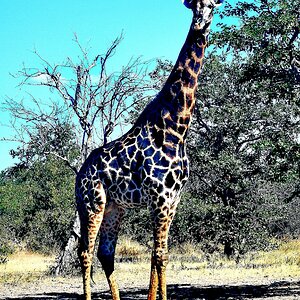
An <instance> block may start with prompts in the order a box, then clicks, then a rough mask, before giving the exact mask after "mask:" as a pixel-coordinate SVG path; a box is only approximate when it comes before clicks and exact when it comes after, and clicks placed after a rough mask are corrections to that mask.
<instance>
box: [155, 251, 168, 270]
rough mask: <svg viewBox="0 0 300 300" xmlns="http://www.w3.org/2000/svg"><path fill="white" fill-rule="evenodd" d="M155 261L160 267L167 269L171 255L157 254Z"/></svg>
mask: <svg viewBox="0 0 300 300" xmlns="http://www.w3.org/2000/svg"><path fill="white" fill-rule="evenodd" d="M154 260H155V262H156V265H157V266H158V267H166V266H167V264H168V262H169V255H168V254H167V253H156V254H155V255H154Z"/></svg>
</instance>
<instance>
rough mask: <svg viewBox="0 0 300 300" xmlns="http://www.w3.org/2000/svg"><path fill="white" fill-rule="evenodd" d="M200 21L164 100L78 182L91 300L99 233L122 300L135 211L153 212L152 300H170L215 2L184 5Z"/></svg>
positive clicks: (92, 160)
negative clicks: (118, 257) (117, 264)
mask: <svg viewBox="0 0 300 300" xmlns="http://www.w3.org/2000/svg"><path fill="white" fill-rule="evenodd" d="M183 2H184V4H185V5H186V6H187V7H188V8H190V9H192V10H193V20H192V24H191V27H190V30H189V33H188V36H187V39H186V41H185V43H184V45H183V47H182V49H181V52H180V54H179V57H178V59H177V62H176V64H175V66H174V68H173V70H172V72H171V74H170V75H169V78H168V79H167V81H166V83H165V85H164V86H163V88H162V90H161V91H160V93H159V94H158V95H157V96H156V97H155V98H154V99H153V100H152V102H150V103H149V104H148V105H147V107H146V108H145V110H144V111H143V112H142V113H141V115H140V116H139V118H138V120H137V121H136V123H135V125H134V126H133V127H132V128H131V129H130V130H129V132H128V133H126V134H125V135H123V136H122V137H121V138H119V139H117V140H115V141H112V142H110V143H108V144H106V145H104V146H103V147H100V148H98V149H96V150H94V151H92V153H91V154H90V156H89V157H88V158H87V160H86V161H85V162H84V164H83V166H82V167H81V169H80V171H79V173H78V176H77V180H76V198H77V208H78V212H79V216H80V222H81V246H80V250H79V251H80V259H81V263H82V270H83V285H84V295H85V299H86V300H88V299H91V289H90V276H91V275H90V273H91V264H92V257H93V252H94V245H95V240H96V236H97V233H98V231H99V229H100V244H99V249H98V258H99V260H100V262H101V264H102V267H103V270H104V272H105V274H106V277H107V280H108V283H109V286H110V289H111V293H112V298H113V299H114V300H117V299H120V298H119V291H118V287H117V284H116V281H115V279H114V255H115V247H116V242H117V236H118V231H119V226H120V223H121V219H122V216H123V215H124V212H125V210H126V209H128V208H133V207H140V206H147V207H148V208H149V210H150V215H151V222H152V225H153V236H154V246H153V252H152V259H151V275H150V287H149V294H148V300H154V299H156V293H157V290H158V291H159V299H162V300H166V299H167V296H166V295H167V292H166V266H167V263H168V246H167V239H168V232H169V228H170V224H171V222H172V219H173V217H174V215H175V210H176V207H177V204H178V202H179V196H180V192H181V190H182V188H183V186H184V184H185V182H186V181H187V178H188V175H189V167H188V158H187V155H186V146H185V140H186V136H187V133H188V129H189V126H190V123H191V116H192V113H193V109H194V106H195V90H196V87H197V81H198V76H199V74H200V71H201V68H202V61H203V57H204V50H205V48H206V46H207V37H208V33H209V27H210V24H211V21H212V16H213V10H214V8H215V7H216V6H218V5H219V3H221V1H219V2H217V3H216V2H215V1H213V0H190V1H187V0H186V1H183Z"/></svg>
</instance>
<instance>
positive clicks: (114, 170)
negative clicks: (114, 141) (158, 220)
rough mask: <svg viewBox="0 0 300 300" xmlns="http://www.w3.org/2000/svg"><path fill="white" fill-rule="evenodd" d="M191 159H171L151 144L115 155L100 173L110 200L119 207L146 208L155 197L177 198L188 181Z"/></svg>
mask: <svg viewBox="0 0 300 300" xmlns="http://www.w3.org/2000/svg"><path fill="white" fill-rule="evenodd" d="M188 171H189V170H188V159H187V157H186V156H185V155H184V156H183V157H176V158H174V157H173V158H171V157H169V156H168V155H167V154H165V153H164V152H162V151H161V150H160V149H157V148H155V147H154V146H153V145H151V144H149V145H148V146H147V147H145V148H144V149H140V148H139V147H137V146H130V147H129V148H124V149H123V150H121V151H119V152H118V153H117V155H111V159H109V160H105V161H103V163H102V168H101V169H100V170H99V172H98V174H99V177H100V179H101V181H102V182H103V183H104V185H105V188H106V190H107V195H108V198H109V199H112V200H113V201H115V202H116V203H118V204H119V205H123V206H129V207H130V206H136V205H143V204H144V205H146V204H148V203H150V202H153V201H154V198H156V199H158V198H159V197H164V198H166V199H174V198H176V196H177V195H178V194H179V192H180V191H181V189H182V187H183V185H184V183H185V182H186V180H187V178H188Z"/></svg>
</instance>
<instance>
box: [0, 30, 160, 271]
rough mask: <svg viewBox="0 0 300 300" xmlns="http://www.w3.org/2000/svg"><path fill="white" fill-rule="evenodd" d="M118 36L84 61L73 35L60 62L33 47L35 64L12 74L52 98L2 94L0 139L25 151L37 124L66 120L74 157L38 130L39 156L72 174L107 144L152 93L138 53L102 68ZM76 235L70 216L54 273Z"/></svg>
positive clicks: (68, 255) (76, 224)
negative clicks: (69, 52) (4, 128)
mask: <svg viewBox="0 0 300 300" xmlns="http://www.w3.org/2000/svg"><path fill="white" fill-rule="evenodd" d="M122 39H123V36H122V34H121V35H120V36H119V37H117V38H116V39H115V40H114V41H113V42H112V43H111V45H110V46H109V48H108V49H107V51H106V52H105V53H104V54H98V55H95V56H94V57H93V58H92V59H90V49H86V48H84V47H83V46H82V45H81V44H80V42H79V41H78V38H77V36H76V35H75V38H74V41H75V43H76V45H77V46H78V47H79V50H80V56H79V57H78V58H77V61H75V60H74V59H71V58H70V57H67V59H66V61H65V62H64V63H62V64H52V63H50V62H49V61H47V60H46V59H44V58H43V57H42V56H41V55H40V54H39V53H38V52H37V51H34V53H35V54H36V56H37V57H38V59H39V62H40V63H41V67H39V68H32V67H26V66H23V68H22V69H21V70H20V71H19V72H18V73H17V74H16V75H14V77H17V78H18V79H19V80H20V81H21V82H20V86H21V87H24V86H27V87H28V86H42V87H46V88H49V90H50V92H51V95H53V96H55V97H56V99H58V100H56V101H54V100H53V99H52V100H51V99H50V100H48V101H42V100H40V99H38V98H36V97H35V96H34V95H32V94H28V96H29V97H28V98H27V99H26V101H24V100H20V101H19V100H15V99H13V98H7V99H6V100H5V102H4V105H3V109H4V110H6V111H9V112H10V114H11V116H12V121H11V124H10V126H11V127H12V128H13V129H14V132H15V136H13V137H9V138H8V137H6V138H4V139H3V140H13V141H17V142H19V143H20V145H21V146H20V148H22V149H23V151H24V152H26V151H27V150H28V147H29V145H28V140H30V138H31V137H32V136H33V135H35V136H36V133H37V132H36V130H37V128H40V126H41V124H42V125H43V128H49V130H54V129H57V128H59V126H58V125H59V124H60V122H63V123H68V124H72V126H73V130H74V131H75V132H76V138H77V141H76V143H77V145H78V148H79V156H78V157H77V159H75V160H74V159H70V157H69V152H68V151H62V149H60V147H59V146H58V147H53V145H52V147H49V145H48V144H47V141H48V140H47V139H46V138H45V139H43V136H42V135H41V134H39V137H40V138H39V141H38V143H39V149H40V152H41V154H42V155H44V156H47V155H54V156H56V157H57V158H59V159H61V160H62V161H63V162H65V163H66V164H67V165H68V166H69V167H70V168H71V169H72V170H73V171H74V173H77V168H78V167H79V166H80V165H81V164H82V163H83V161H85V159H86V158H87V156H88V154H89V153H90V151H91V150H92V149H93V148H95V147H96V146H97V147H99V145H101V144H105V143H107V142H108V141H109V139H110V136H111V135H112V133H113V132H114V133H115V134H117V133H118V134H120V133H122V132H123V130H124V126H125V125H126V119H128V112H129V110H130V108H131V107H132V106H134V105H136V103H137V101H141V102H145V99H146V98H148V97H150V96H151V94H153V93H151V92H152V91H153V86H154V83H153V80H150V77H149V76H148V66H149V63H150V62H144V61H142V60H141V58H140V57H138V58H132V59H130V60H129V62H128V63H127V64H126V65H124V66H123V67H122V69H121V70H120V71H118V72H117V71H112V72H109V71H108V69H109V67H110V66H109V62H110V60H111V58H112V57H113V56H114V54H115V52H116V49H117V47H118V46H119V44H120V43H121V41H122ZM28 100H29V101H28ZM116 132H117V133H116ZM78 237H79V222H78V217H77V215H76V217H75V221H74V226H73V231H72V234H71V237H70V239H69V242H68V244H67V245H66V248H65V250H64V251H63V252H62V254H61V256H60V262H59V264H58V266H57V269H56V273H60V272H62V271H63V270H64V268H65V267H66V266H67V265H68V264H69V261H70V259H71V257H72V256H73V257H74V253H75V252H76V251H74V250H75V248H76V244H77V241H78Z"/></svg>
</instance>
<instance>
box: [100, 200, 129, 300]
mask: <svg viewBox="0 0 300 300" xmlns="http://www.w3.org/2000/svg"><path fill="white" fill-rule="evenodd" d="M124 212H125V210H124V209H123V208H121V207H119V206H117V205H116V204H115V203H113V202H111V203H110V205H108V207H106V209H105V214H104V218H103V222H102V225H101V229H100V241H99V249H98V253H97V255H98V258H99V260H100V262H101V265H102V268H103V270H104V272H105V275H106V278H107V282H108V284H109V287H110V291H111V294H112V299H113V300H120V295H119V289H118V285H117V282H116V279H115V274H114V256H115V248H116V243H117V238H118V233H119V229H120V223H121V220H122V217H123V215H124Z"/></svg>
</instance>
